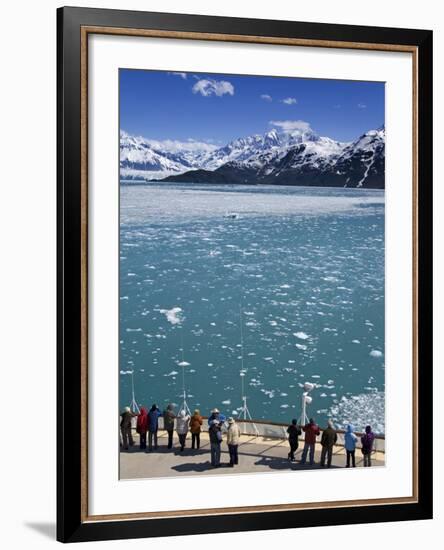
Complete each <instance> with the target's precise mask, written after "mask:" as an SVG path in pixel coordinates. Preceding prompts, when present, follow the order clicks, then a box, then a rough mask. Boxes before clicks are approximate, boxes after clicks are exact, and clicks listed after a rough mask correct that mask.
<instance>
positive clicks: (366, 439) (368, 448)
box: [361, 426, 375, 467]
mask: <svg viewBox="0 0 444 550" xmlns="http://www.w3.org/2000/svg"><path fill="white" fill-rule="evenodd" d="M374 442H375V434H374V433H373V432H372V427H371V426H366V427H365V433H364V434H363V435H362V436H361V445H362V448H361V451H362V454H363V455H364V466H365V467H368V466H371V465H372V452H373V444H374Z"/></svg>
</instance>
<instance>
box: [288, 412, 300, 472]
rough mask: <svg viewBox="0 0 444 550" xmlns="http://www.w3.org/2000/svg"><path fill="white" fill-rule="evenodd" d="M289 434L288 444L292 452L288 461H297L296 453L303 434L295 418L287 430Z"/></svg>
mask: <svg viewBox="0 0 444 550" xmlns="http://www.w3.org/2000/svg"><path fill="white" fill-rule="evenodd" d="M287 433H288V443H289V445H290V452H289V453H288V460H290V461H291V462H294V461H295V457H294V453H295V452H296V451H297V448H298V447H299V436H300V435H301V434H302V430H301V427H300V426H298V421H297V420H296V418H293V420H292V421H291V424H290V425H289V426H288V428H287Z"/></svg>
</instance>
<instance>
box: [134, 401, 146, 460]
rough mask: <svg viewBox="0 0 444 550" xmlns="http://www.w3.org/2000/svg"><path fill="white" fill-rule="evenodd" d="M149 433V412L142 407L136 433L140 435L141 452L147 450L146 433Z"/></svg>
mask: <svg viewBox="0 0 444 550" xmlns="http://www.w3.org/2000/svg"><path fill="white" fill-rule="evenodd" d="M147 431H148V411H147V410H146V409H145V407H140V413H139V414H138V415H137V424H136V432H137V433H138V434H139V442H140V450H144V449H146V432H147Z"/></svg>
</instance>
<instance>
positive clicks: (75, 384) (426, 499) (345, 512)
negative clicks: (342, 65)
mask: <svg viewBox="0 0 444 550" xmlns="http://www.w3.org/2000/svg"><path fill="white" fill-rule="evenodd" d="M85 26H87V27H114V28H121V29H155V30H162V31H176V32H185V33H187V32H188V33H191V32H192V33H214V34H220V35H224V34H226V35H245V36H255V37H276V38H294V39H301V40H309V41H310V40H312V41H318V40H319V41H329V42H332V43H335V42H350V43H369V44H376V45H378V44H379V45H406V46H411V47H414V48H416V51H417V76H416V78H417V163H416V171H417V181H418V195H417V235H418V239H417V243H418V246H417V266H418V269H417V288H416V292H417V353H418V358H419V359H418V360H419V367H418V377H417V393H416V399H417V403H416V405H417V407H416V408H417V411H418V413H417V414H418V416H417V423H418V426H420V430H418V434H417V435H418V439H417V446H416V452H417V459H418V460H417V464H418V470H417V480H418V492H417V499H416V502H408V503H401V504H391V503H387V504H384V503H378V504H377V505H362V506H352V507H350V506H346V507H330V508H316V509H302V510H278V511H266V512H257V513H256V512H252V513H248V514H242V513H224V514H221V515H218V514H211V515H201V516H191V517H161V518H150V519H131V521H128V520H126V519H121V520H111V521H109V520H102V521H101V520H97V521H90V520H88V519H85V517H84V513H83V512H82V490H81V487H82V484H83V486H84V484H85V473H84V471H82V453H81V445H82V437H83V436H82V430H83V428H82V399H84V398H85V396H84V394H83V393H82V381H81V368H80V365H81V361H82V328H81V318H82V299H83V298H82V283H81V271H82V265H81V253H82V243H81V231H82V216H81V202H82V201H81V193H82V191H81V180H82V173H81V170H82V168H81V167H82V145H81V142H82V139H81V136H82V126H81V110H82V105H81V100H82V98H81V71H82V67H81V29H82V27H85ZM333 47H334V46H333ZM57 96H58V99H57V114H58V120H57V134H58V148H57V180H58V189H57V194H58V199H57V214H58V223H57V233H58V241H57V253H58V261H57V276H58V290H57V297H58V306H57V315H58V328H57V345H58V352H57V362H58V369H57V401H58V415H57V418H58V424H57V438H58V442H57V453H58V458H57V477H58V484H57V539H58V540H59V541H62V542H79V541H93V540H110V539H124V538H138V537H158V536H171V535H184V534H198V533H217V532H226V531H248V530H251V531H253V530H265V529H283V528H294V527H311V526H323V525H333V524H336V525H337V524H356V523H372V522H387V521H405V520H419V519H429V518H432V440H433V426H432V420H431V419H432V32H431V31H428V30H413V29H400V28H382V27H381V28H380V27H378V28H376V27H365V26H350V25H331V24H320V23H301V22H293V21H278V20H260V19H239V18H227V17H213V16H201V15H183V14H172V13H147V12H137V11H120V10H106V9H92V8H74V7H68V8H67V7H64V8H60V9H58V10H57Z"/></svg>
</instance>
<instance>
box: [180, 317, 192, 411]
mask: <svg viewBox="0 0 444 550" xmlns="http://www.w3.org/2000/svg"><path fill="white" fill-rule="evenodd" d="M182 331H183V327H180V343H181V346H180V350H181V353H182V361H180V362H179V363H178V366H179V367H181V368H182V404H181V405H180V407H179V411H178V414H179V413H180V412H181V411H185V414H189V415H191V411H190V408H189V407H188V403H187V390H186V386H185V368H186V367H189V366H190V363H188V362H187V361H185V355H184V346H183V332H182Z"/></svg>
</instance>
